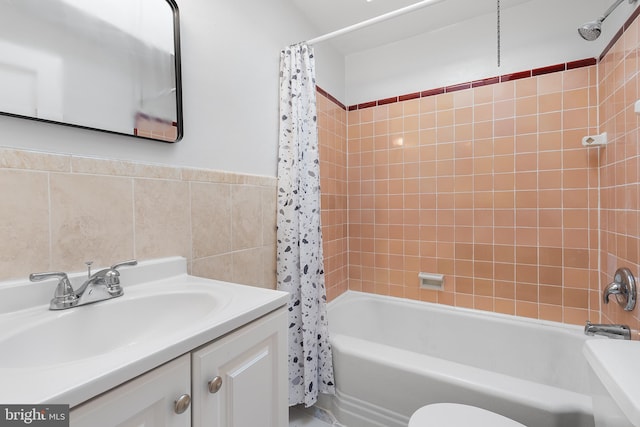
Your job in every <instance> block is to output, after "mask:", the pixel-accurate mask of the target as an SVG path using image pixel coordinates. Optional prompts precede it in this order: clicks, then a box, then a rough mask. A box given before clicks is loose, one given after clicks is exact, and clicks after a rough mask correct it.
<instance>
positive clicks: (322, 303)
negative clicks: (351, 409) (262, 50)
mask: <svg viewBox="0 0 640 427" xmlns="http://www.w3.org/2000/svg"><path fill="white" fill-rule="evenodd" d="M279 134H280V141H279V152H278V203H277V205H278V212H277V218H278V221H277V225H278V231H277V241H278V243H277V257H278V259H277V266H278V268H277V280H278V289H280V290H283V291H287V292H289V293H290V300H289V306H288V308H289V404H290V405H297V404H299V403H304V404H305V406H307V407H309V406H311V405H313V404H314V403H315V402H316V400H317V398H318V393H319V392H320V393H333V392H334V381H333V363H332V358H331V348H330V346H329V337H328V324H327V315H326V292H325V284H324V266H323V259H322V232H321V228H320V176H319V161H318V125H317V117H316V87H315V61H314V58H313V49H312V48H311V47H310V46H307V45H306V44H303V43H301V44H297V45H293V46H290V47H288V48H286V49H284V50H283V51H282V52H281V54H280V130H279Z"/></svg>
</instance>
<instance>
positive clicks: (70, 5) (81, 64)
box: [0, 0, 182, 142]
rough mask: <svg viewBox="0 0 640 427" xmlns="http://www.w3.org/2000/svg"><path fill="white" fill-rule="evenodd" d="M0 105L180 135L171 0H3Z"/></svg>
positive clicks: (60, 119)
mask: <svg viewBox="0 0 640 427" xmlns="http://www.w3.org/2000/svg"><path fill="white" fill-rule="evenodd" d="M0 9H1V10H0V113H2V114H8V115H12V116H18V117H25V118H30V119H35V120H44V121H47V122H55V123H61V124H66V125H71V126H79V127H84V128H91V129H97V130H102V131H107V132H113V133H118V134H125V135H132V136H138V137H141V138H150V139H156V140H161V141H167V142H175V141H178V140H180V138H181V137H182V99H181V85H180V43H179V25H178V8H177V5H176V3H175V2H174V0H0Z"/></svg>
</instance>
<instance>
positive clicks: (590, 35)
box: [578, 0, 637, 42]
mask: <svg viewBox="0 0 640 427" xmlns="http://www.w3.org/2000/svg"><path fill="white" fill-rule="evenodd" d="M623 1H624V0H616V2H615V3H614V4H612V5H611V6H610V7H609V9H607V11H606V12H605V13H604V15H602V16H601V17H600V18H598V19H597V20H595V21H591V22H587V23H586V24H583V25H581V26H580V27H579V28H578V33H579V34H580V37H582V38H583V39H585V40H587V41H590V42H591V41H594V40H595V39H597V38H598V37H600V34H601V33H602V23H603V22H604V20H605V19H607V16H609V15H611V12H613V11H614V10H615V9H616V7H618V6H620V3H622V2H623ZM635 1H637V0H629V4H631V3H634V2H635Z"/></svg>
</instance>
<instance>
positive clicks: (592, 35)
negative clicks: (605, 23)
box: [578, 19, 602, 42]
mask: <svg viewBox="0 0 640 427" xmlns="http://www.w3.org/2000/svg"><path fill="white" fill-rule="evenodd" d="M578 33H579V34H580V37H582V38H583V39H585V40H586V41H589V42H592V41H594V40H595V39H597V38H598V37H600V34H601V33H602V21H601V20H600V19H598V20H597V21H591V22H587V23H586V24H582V25H581V26H580V27H579V28H578Z"/></svg>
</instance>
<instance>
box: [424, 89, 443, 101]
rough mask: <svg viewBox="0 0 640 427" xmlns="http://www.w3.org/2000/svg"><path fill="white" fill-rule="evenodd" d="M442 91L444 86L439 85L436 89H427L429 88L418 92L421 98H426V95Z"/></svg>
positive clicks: (438, 93) (437, 93)
mask: <svg viewBox="0 0 640 427" xmlns="http://www.w3.org/2000/svg"><path fill="white" fill-rule="evenodd" d="M442 93H444V88H443V87H439V88H437V89H429V90H425V91H422V92H420V97H421V98H426V97H427V96H433V95H440V94H442Z"/></svg>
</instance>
